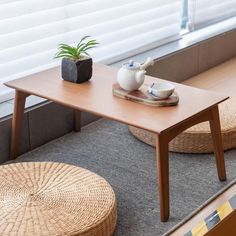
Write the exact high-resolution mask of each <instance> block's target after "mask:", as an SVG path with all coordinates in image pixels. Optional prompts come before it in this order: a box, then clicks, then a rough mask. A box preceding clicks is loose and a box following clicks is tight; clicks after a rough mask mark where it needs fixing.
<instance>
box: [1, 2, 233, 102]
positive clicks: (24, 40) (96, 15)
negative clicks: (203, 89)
mask: <svg viewBox="0 0 236 236" xmlns="http://www.w3.org/2000/svg"><path fill="white" fill-rule="evenodd" d="M235 3H236V0H225V1H221V0H207V1H206V0H40V1H36V0H0V102H2V101H4V100H7V99H9V98H11V97H12V94H10V92H11V91H12V90H11V89H9V88H6V87H5V86H4V85H3V83H4V82H6V81H9V80H12V79H17V78H20V77H23V76H26V75H29V74H33V73H35V72H38V71H42V70H45V69H48V68H52V67H54V66H57V65H58V64H59V63H60V60H54V59H53V56H54V54H55V52H56V48H57V45H58V44H59V43H62V42H63V43H68V44H75V43H76V42H78V40H79V39H80V38H81V37H83V36H85V35H91V36H92V37H93V38H95V39H97V41H98V42H99V43H100V45H99V47H98V48H96V49H93V50H91V55H92V57H93V58H94V60H95V61H97V62H102V63H106V64H110V63H113V62H117V61H119V60H122V59H124V58H127V57H130V56H132V55H135V54H138V53H141V52H143V51H146V50H148V49H151V48H154V47H157V46H160V45H162V44H165V43H168V42H171V41H173V40H176V39H179V38H180V34H179V33H180V30H181V27H182V28H183V27H186V26H190V28H191V30H193V29H197V28H199V27H201V26H203V25H207V24H209V23H212V22H215V21H216V20H222V19H224V18H228V17H230V16H233V15H236V11H235V10H236V7H235ZM181 20H182V21H181Z"/></svg>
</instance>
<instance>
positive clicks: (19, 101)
mask: <svg viewBox="0 0 236 236" xmlns="http://www.w3.org/2000/svg"><path fill="white" fill-rule="evenodd" d="M28 96H29V94H27V93H24V92H21V91H18V90H16V92H15V100H14V112H13V118H12V131H11V154H10V159H11V160H13V159H16V158H17V156H18V154H19V153H18V152H19V145H20V139H21V129H22V125H23V118H24V108H25V99H26V97H28Z"/></svg>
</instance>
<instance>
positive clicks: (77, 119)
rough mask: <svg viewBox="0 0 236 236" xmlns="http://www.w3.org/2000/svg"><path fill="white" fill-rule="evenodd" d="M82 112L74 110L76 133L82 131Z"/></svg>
mask: <svg viewBox="0 0 236 236" xmlns="http://www.w3.org/2000/svg"><path fill="white" fill-rule="evenodd" d="M80 123H81V111H80V110H74V131H75V132H80V130H81V124H80Z"/></svg>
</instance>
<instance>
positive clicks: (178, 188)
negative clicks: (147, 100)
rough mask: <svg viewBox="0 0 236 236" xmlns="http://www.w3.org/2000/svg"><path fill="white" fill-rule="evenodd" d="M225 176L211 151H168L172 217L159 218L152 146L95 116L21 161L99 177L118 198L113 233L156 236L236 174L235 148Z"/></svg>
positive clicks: (227, 160) (21, 158) (229, 157)
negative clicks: (68, 167)
mask: <svg viewBox="0 0 236 236" xmlns="http://www.w3.org/2000/svg"><path fill="white" fill-rule="evenodd" d="M225 158H226V165H227V174H228V180H227V181H226V182H219V181H218V177H217V172H216V167H215V161H214V158H213V155H190V154H185V155H183V154H176V153H170V190H171V217H170V220H169V221H168V222H167V223H160V218H159V198H158V192H157V173H156V159H155V149H154V148H152V147H150V146H148V145H146V144H144V143H142V142H140V141H138V140H137V139H135V138H134V137H133V136H132V135H131V134H130V133H129V131H128V128H127V126H126V125H123V124H120V123H117V122H113V121H108V120H105V119H102V120H99V121H97V122H94V123H92V124H90V125H89V126H87V127H85V128H83V129H82V131H81V132H80V133H70V134H68V135H66V136H64V137H62V138H59V139H57V140H55V141H53V142H50V143H48V144H46V145H44V146H42V147H40V148H38V149H36V150H34V151H31V152H29V153H27V154H25V155H22V156H21V157H19V158H18V159H17V160H16V162H20V161H55V162H64V163H68V164H72V165H76V166H80V167H83V168H86V169H89V170H91V171H93V172H95V173H97V174H99V175H101V176H103V177H104V178H105V179H106V180H107V181H108V182H109V183H110V184H111V185H112V187H113V189H114V191H115V194H116V197H117V203H118V224H117V228H116V232H115V236H121V235H122V236H139V235H145V236H149V235H150V236H158V235H162V234H164V233H165V232H167V231H168V230H169V229H171V228H172V227H173V226H174V225H176V224H177V223H179V222H180V221H181V220H183V219H184V218H185V217H186V216H187V215H188V214H190V213H191V212H192V211H194V210H195V209H196V208H198V207H199V206H200V205H202V204H203V203H204V202H205V201H206V200H207V199H208V198H210V197H211V196H212V195H214V194H216V193H217V192H218V191H219V190H220V189H222V188H223V187H225V186H226V185H228V184H229V183H230V182H231V181H232V180H234V179H235V178H236V150H234V151H228V152H226V153H225Z"/></svg>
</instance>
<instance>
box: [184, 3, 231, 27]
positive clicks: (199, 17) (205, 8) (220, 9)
mask: <svg viewBox="0 0 236 236" xmlns="http://www.w3.org/2000/svg"><path fill="white" fill-rule="evenodd" d="M188 12H189V28H190V29H191V30H194V29H199V28H202V27H205V26H207V25H210V24H213V23H216V22H219V21H222V20H225V19H228V18H230V17H233V16H236V0H189V4H188Z"/></svg>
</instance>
